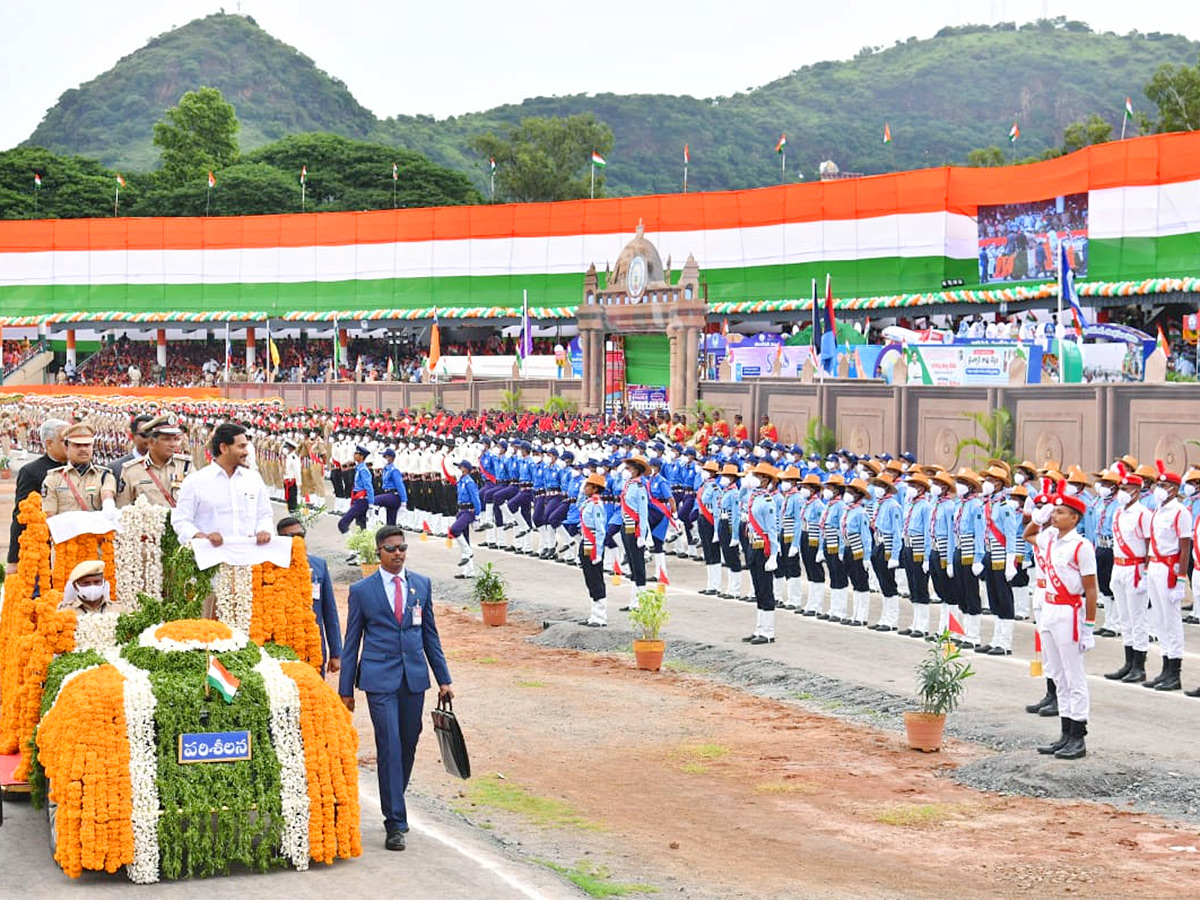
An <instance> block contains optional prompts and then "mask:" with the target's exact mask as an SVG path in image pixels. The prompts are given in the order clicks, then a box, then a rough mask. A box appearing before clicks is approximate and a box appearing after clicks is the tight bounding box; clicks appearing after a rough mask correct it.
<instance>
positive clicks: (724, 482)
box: [717, 475, 729, 488]
mask: <svg viewBox="0 0 1200 900" xmlns="http://www.w3.org/2000/svg"><path fill="white" fill-rule="evenodd" d="M717 484H719V485H721V487H723V488H726V487H729V476H728V475H722V476H721V477H720V478H719V479H718V480H717Z"/></svg>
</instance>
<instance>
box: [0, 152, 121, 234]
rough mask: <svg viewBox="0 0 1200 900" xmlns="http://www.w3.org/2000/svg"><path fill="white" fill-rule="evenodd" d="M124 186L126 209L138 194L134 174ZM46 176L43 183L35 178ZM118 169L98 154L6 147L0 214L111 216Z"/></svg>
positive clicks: (0, 166)
mask: <svg viewBox="0 0 1200 900" xmlns="http://www.w3.org/2000/svg"><path fill="white" fill-rule="evenodd" d="M125 174H126V176H127V177H128V187H126V188H125V189H124V190H122V191H121V213H122V214H125V213H126V212H127V211H132V209H133V208H134V201H135V200H136V198H137V189H136V187H135V185H134V183H133V177H132V176H129V174H128V173H125ZM34 175H37V176H38V177H39V178H40V179H41V182H42V184H41V186H40V187H39V186H38V185H37V183H36V181H35V179H34ZM115 187H116V173H115V172H111V171H109V170H108V169H106V168H104V166H102V165H100V163H98V162H96V161H95V160H92V159H83V158H82V157H79V156H64V155H61V154H58V153H52V152H51V151H49V150H46V149H45V148H43V147H16V148H14V149H12V150H6V151H4V152H3V153H0V218H4V219H32V218H39V219H79V218H95V217H102V216H111V215H112V212H113V189H114V188H115Z"/></svg>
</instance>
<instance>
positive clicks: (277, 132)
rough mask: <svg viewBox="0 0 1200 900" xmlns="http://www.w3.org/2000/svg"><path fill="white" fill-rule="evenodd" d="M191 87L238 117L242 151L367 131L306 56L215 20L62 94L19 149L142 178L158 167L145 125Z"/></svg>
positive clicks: (251, 26) (365, 113)
mask: <svg viewBox="0 0 1200 900" xmlns="http://www.w3.org/2000/svg"><path fill="white" fill-rule="evenodd" d="M200 87H215V88H218V89H219V90H220V91H221V93H223V94H224V95H225V99H226V100H228V101H229V102H230V103H232V104H233V106H234V109H236V110H237V116H238V120H239V122H240V123H241V130H240V132H239V134H238V143H239V144H240V146H241V148H242V150H243V152H244V151H247V150H253V149H254V148H256V147H261V146H262V145H264V144H267V143H269V142H271V141H275V140H278V139H279V138H283V137H287V136H288V135H292V134H299V133H302V132H311V131H326V132H333V133H336V134H341V135H344V136H346V137H351V138H365V137H366V136H367V134H368V133H369V132H370V131H371V129H372V127H373V126H374V125H375V116H374V115H373V114H372V113H371V111H370V110H368V109H365V108H364V107H362V106H360V105H359V103H358V101H357V100H355V99H354V97H353V96H351V94H350V92H349V91H348V90H346V86H345V85H344V84H342V83H341V82H340V81H338V80H337V79H336V78H331V77H330V76H328V75H326V74H325V73H324V72H322V71H321V70H320V69H318V68H317V67H316V65H314V64H313V61H312V60H311V59H309V58H308V57H307V56H305V55H304V54H302V53H300V52H299V51H297V50H296V49H295V48H293V47H289V46H288V45H287V44H284V43H283V42H282V41H278V40H276V39H275V38H273V37H271V36H270V35H269V34H267V33H266V32H265V31H263V30H262V29H261V28H259V27H258V25H257V24H255V22H254V20H253V19H252V18H250V17H249V16H235V15H224V14H216V15H211V16H208V17H207V18H204V19H197V20H195V21H193V22H190V23H189V24H187V25H184V26H183V27H182V28H177V29H175V30H174V31H170V32H167V33H166V34H163V35H160V36H159V37H156V38H154V39H153V40H152V41H150V42H149V43H148V44H147V45H146V46H145V47H142V48H141V49H140V50H138V51H136V52H135V53H133V54H131V55H129V56H126V57H125V58H124V59H122V60H120V61H119V62H118V63H117V64H116V65H115V66H113V67H112V68H111V69H109V70H108V71H107V72H105V73H104V74H103V75H100V76H99V77H97V78H95V79H93V80H92V81H89V82H88V83H87V84H83V85H80V86H79V87H78V88H73V89H71V90H69V91H67V92H65V93H64V94H63V95H62V96H61V97H60V98H59V100H58V103H57V104H55V105H54V106H53V107H52V108H51V109H50V110H49V111H48V112H47V113H46V117H45V118H44V119H43V120H42V122H41V124H40V125H38V127H37V128H36V129H35V130H34V132H33V134H31V135H30V136H29V140H28V141H26V142H25V144H26V145H32V146H40V147H46V148H48V149H50V150H54V151H56V152H59V153H68V154H77V155H80V156H86V157H90V158H93V159H97V160H99V161H100V162H102V163H104V164H105V165H108V166H113V167H120V168H124V169H127V170H133V171H146V170H149V169H152V168H154V167H155V166H156V165H157V164H158V150H157V149H156V148H155V147H154V146H153V144H152V140H153V128H154V123H155V122H157V121H158V120H159V119H160V118H162V115H163V113H164V112H165V111H166V110H167V109H169V108H171V107H172V106H174V105H175V104H176V103H178V102H179V98H180V97H182V96H183V95H184V94H185V93H187V92H188V91H191V90H195V89H197V88H200Z"/></svg>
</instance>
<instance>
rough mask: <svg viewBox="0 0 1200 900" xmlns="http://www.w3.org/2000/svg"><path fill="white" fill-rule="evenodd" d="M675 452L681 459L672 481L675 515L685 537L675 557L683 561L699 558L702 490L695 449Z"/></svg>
mask: <svg viewBox="0 0 1200 900" xmlns="http://www.w3.org/2000/svg"><path fill="white" fill-rule="evenodd" d="M675 451H676V452H677V453H680V454H681V455H680V458H679V460H678V461H676V463H675V471H674V477H673V478H672V479H671V490H672V492H673V493H674V495H675V514H676V518H677V519H678V520H679V523H680V524H681V525H682V526H683V534H684V536H683V537H682V538H681V540H682V541H683V547H682V549H679V550H677V551H676V553H675V555H676V556H678V557H680V558H681V559H687V558H688V557H691V558H692V559H695V558H697V550H698V549H699V543H698V542H697V540H696V531H695V529H696V517H697V516H698V515H699V513H697V511H696V491H697V490H699V489H700V467H699V465H698V464H697V463H696V449H695V448H694V447H684V448H682V449H681V448H680V447H679V445H678V444H676V445H675Z"/></svg>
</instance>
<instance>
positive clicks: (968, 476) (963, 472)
mask: <svg viewBox="0 0 1200 900" xmlns="http://www.w3.org/2000/svg"><path fill="white" fill-rule="evenodd" d="M954 480H955V481H965V482H966V483H967V484H969V485H970V486H971V490H973V491H977V490H979V488H980V487H982V486H983V480H982V479H981V478H980V477H979V476H978V475H977V474H976V473H975V472H974V470H972V469H968V468H967V467H966V466H963V467H962V468H961V469H959V470H958V471H957V472H955V473H954Z"/></svg>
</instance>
